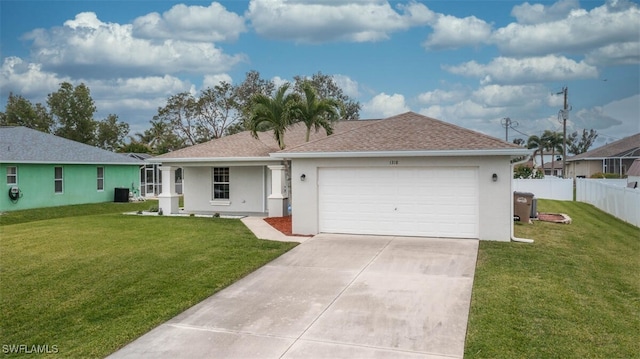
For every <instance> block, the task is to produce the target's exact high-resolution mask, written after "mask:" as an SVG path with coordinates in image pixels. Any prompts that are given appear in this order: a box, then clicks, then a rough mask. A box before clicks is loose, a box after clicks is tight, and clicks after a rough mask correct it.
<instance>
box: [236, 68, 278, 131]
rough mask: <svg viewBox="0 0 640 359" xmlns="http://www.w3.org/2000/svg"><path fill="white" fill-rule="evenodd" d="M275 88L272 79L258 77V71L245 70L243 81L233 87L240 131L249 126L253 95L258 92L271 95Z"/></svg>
mask: <svg viewBox="0 0 640 359" xmlns="http://www.w3.org/2000/svg"><path fill="white" fill-rule="evenodd" d="M275 88H276V85H275V84H274V83H273V81H270V80H265V79H262V78H260V73H259V72H258V71H255V70H251V71H249V72H247V74H246V77H245V79H244V81H243V82H242V83H241V84H239V85H238V86H236V87H235V97H236V105H237V107H238V110H239V111H240V113H241V117H242V124H241V127H242V131H244V130H245V129H248V128H249V118H250V117H251V107H252V105H253V100H252V99H253V97H254V96H256V95H258V94H261V95H265V96H271V95H272V94H273V92H274V91H275ZM238 132H240V131H238Z"/></svg>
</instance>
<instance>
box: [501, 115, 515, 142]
mask: <svg viewBox="0 0 640 359" xmlns="http://www.w3.org/2000/svg"><path fill="white" fill-rule="evenodd" d="M500 124H501V125H502V127H504V130H505V134H504V140H505V141H507V142H509V129H510V128H511V129H514V127H518V125H519V123H518V121H511V119H510V118H509V117H505V118H503V119H502V120H500Z"/></svg>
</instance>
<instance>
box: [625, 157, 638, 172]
mask: <svg viewBox="0 0 640 359" xmlns="http://www.w3.org/2000/svg"><path fill="white" fill-rule="evenodd" d="M627 176H640V158H638V159H636V160H635V161H633V163H632V164H631V167H629V170H628V171H627Z"/></svg>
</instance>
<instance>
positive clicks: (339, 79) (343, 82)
mask: <svg viewBox="0 0 640 359" xmlns="http://www.w3.org/2000/svg"><path fill="white" fill-rule="evenodd" d="M331 78H333V81H334V82H335V83H336V85H338V87H340V88H341V89H342V92H343V93H344V94H345V95H347V96H349V97H351V98H357V97H359V96H360V91H359V90H358V82H357V81H355V80H353V79H351V78H350V77H349V76H345V75H333V76H331Z"/></svg>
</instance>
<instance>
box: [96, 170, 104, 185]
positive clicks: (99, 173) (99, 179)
mask: <svg viewBox="0 0 640 359" xmlns="http://www.w3.org/2000/svg"><path fill="white" fill-rule="evenodd" d="M96 172H97V173H96V177H97V182H98V183H97V188H98V191H104V167H98V168H97V171H96Z"/></svg>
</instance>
